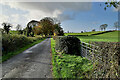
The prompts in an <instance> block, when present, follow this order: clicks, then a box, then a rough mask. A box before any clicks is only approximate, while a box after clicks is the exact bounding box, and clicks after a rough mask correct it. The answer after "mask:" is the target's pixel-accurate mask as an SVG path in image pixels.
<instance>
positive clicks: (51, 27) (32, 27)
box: [2, 17, 64, 37]
mask: <svg viewBox="0 0 120 80" xmlns="http://www.w3.org/2000/svg"><path fill="white" fill-rule="evenodd" d="M2 25H3V32H4V33H7V34H9V31H10V28H11V27H12V25H11V24H10V23H3V24H2ZM16 31H17V32H18V34H24V35H27V36H32V37H34V35H42V36H43V35H45V36H48V35H58V36H62V35H64V31H63V28H62V27H61V23H60V21H58V20H57V19H55V18H51V17H45V18H43V19H41V20H40V21H36V20H31V21H30V22H28V23H27V27H26V28H25V29H23V30H22V26H21V25H20V24H18V25H17V26H16Z"/></svg>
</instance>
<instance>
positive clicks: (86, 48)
mask: <svg viewBox="0 0 120 80" xmlns="http://www.w3.org/2000/svg"><path fill="white" fill-rule="evenodd" d="M85 44H86V43H85ZM86 57H87V44H86Z"/></svg>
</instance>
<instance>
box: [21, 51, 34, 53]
mask: <svg viewBox="0 0 120 80" xmlns="http://www.w3.org/2000/svg"><path fill="white" fill-rule="evenodd" d="M32 52H33V51H29V50H27V51H24V52H23V53H32Z"/></svg>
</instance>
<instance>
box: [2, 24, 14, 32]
mask: <svg viewBox="0 0 120 80" xmlns="http://www.w3.org/2000/svg"><path fill="white" fill-rule="evenodd" d="M2 25H3V29H4V31H5V32H6V33H7V34H8V33H9V30H10V28H11V27H12V25H11V24H10V23H5V22H4V23H2Z"/></svg>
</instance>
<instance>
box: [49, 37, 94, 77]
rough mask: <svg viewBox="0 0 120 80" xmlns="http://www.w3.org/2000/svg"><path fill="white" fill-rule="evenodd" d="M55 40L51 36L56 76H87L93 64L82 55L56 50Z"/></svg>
mask: <svg viewBox="0 0 120 80" xmlns="http://www.w3.org/2000/svg"><path fill="white" fill-rule="evenodd" d="M54 48H55V40H53V39H52V38H51V49H52V65H53V76H54V78H87V77H88V75H89V74H91V70H92V67H93V66H92V64H91V62H90V61H89V60H88V59H86V58H82V57H81V56H76V55H69V54H63V53H56V52H55V49H54Z"/></svg>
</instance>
